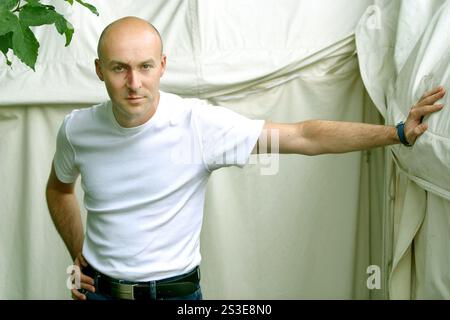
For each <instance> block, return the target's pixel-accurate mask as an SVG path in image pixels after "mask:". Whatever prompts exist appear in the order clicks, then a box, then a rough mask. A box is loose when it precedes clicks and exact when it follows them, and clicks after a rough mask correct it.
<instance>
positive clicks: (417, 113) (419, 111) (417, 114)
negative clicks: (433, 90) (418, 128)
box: [411, 104, 444, 120]
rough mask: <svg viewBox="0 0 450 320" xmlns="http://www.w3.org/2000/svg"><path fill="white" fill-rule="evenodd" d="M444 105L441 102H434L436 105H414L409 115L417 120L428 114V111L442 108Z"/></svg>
mask: <svg viewBox="0 0 450 320" xmlns="http://www.w3.org/2000/svg"><path fill="white" fill-rule="evenodd" d="M443 107H444V105H442V104H436V105H426V106H422V107H416V108H413V109H412V110H411V116H412V117H413V118H414V119H416V120H418V119H420V118H422V117H424V116H426V115H429V114H430V113H433V112H436V111H439V110H442V108H443Z"/></svg>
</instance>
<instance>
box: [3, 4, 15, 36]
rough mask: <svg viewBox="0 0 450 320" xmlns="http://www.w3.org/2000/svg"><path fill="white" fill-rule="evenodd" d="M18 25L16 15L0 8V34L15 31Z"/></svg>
mask: <svg viewBox="0 0 450 320" xmlns="http://www.w3.org/2000/svg"><path fill="white" fill-rule="evenodd" d="M18 26H19V19H18V18H17V16H16V15H15V14H14V13H12V12H11V11H8V10H2V9H0V36H1V35H4V34H6V33H8V32H11V31H13V32H14V31H15V30H16V29H17V28H18Z"/></svg>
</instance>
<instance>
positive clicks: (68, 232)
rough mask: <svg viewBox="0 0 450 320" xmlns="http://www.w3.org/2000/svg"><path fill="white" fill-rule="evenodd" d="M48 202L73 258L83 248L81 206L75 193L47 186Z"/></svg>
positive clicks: (55, 222)
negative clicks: (63, 191)
mask: <svg viewBox="0 0 450 320" xmlns="http://www.w3.org/2000/svg"><path fill="white" fill-rule="evenodd" d="M46 194H47V204H48V208H49V211H50V215H51V217H52V220H53V223H54V224H55V227H56V229H57V230H58V232H59V234H60V236H61V238H62V239H63V241H64V243H65V244H66V247H67V249H68V250H69V253H70V255H71V256H72V259H75V257H76V256H77V254H78V253H80V252H81V250H82V248H83V240H84V232H83V224H82V222H81V215H80V207H79V206H78V201H77V198H76V196H75V193H62V192H59V191H57V190H54V189H51V188H47V192H46Z"/></svg>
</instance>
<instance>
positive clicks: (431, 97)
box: [417, 90, 445, 106]
mask: <svg viewBox="0 0 450 320" xmlns="http://www.w3.org/2000/svg"><path fill="white" fill-rule="evenodd" d="M443 96H445V90H440V91H438V92H436V93H434V94H432V95H429V96H427V97H425V98H423V99H421V100H420V101H419V103H418V104H417V106H425V105H431V104H434V103H435V102H436V101H438V100H439V99H442V97H443Z"/></svg>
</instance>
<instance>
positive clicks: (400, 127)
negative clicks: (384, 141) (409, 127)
mask: <svg viewBox="0 0 450 320" xmlns="http://www.w3.org/2000/svg"><path fill="white" fill-rule="evenodd" d="M395 127H396V128H397V135H398V138H399V139H400V142H401V143H402V144H403V145H404V146H407V147H412V145H411V144H409V142H408V141H407V140H406V136H405V124H404V123H403V121H400V122H399V123H397V125H396V126H395Z"/></svg>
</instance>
